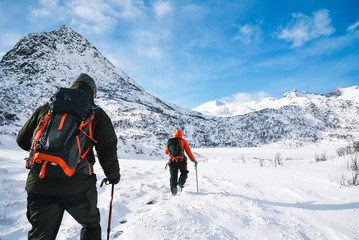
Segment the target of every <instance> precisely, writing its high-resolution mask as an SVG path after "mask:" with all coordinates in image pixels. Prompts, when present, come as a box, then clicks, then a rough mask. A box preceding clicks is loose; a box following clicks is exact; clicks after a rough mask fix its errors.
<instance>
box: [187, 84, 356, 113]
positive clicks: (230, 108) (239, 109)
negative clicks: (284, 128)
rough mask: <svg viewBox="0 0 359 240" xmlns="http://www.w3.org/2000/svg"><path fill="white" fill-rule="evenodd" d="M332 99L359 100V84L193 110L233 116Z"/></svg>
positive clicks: (219, 103)
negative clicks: (323, 92) (324, 92)
mask: <svg viewBox="0 0 359 240" xmlns="http://www.w3.org/2000/svg"><path fill="white" fill-rule="evenodd" d="M326 99H331V100H336V99H340V100H348V101H356V102H359V86H353V87H348V88H337V89H335V90H333V91H332V92H329V93H326V94H312V93H308V92H304V91H298V90H292V91H291V92H287V93H285V94H284V95H283V97H282V98H280V99H276V98H272V97H267V98H263V99H260V100H256V101H248V102H226V101H221V100H215V101H210V102H207V103H204V104H201V105H200V106H198V107H196V108H194V109H193V110H195V111H198V112H201V113H203V114H205V115H211V116H217V117H232V116H236V115H243V114H247V113H251V112H255V111H260V110H263V109H266V108H273V109H280V108H282V107H285V106H294V105H299V106H304V105H306V104H310V103H311V102H320V101H325V100H326Z"/></svg>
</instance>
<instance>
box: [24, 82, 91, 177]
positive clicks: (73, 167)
mask: <svg viewBox="0 0 359 240" xmlns="http://www.w3.org/2000/svg"><path fill="white" fill-rule="evenodd" d="M49 105H50V109H49V112H48V113H47V114H46V115H45V117H44V118H43V119H42V121H41V123H40V124H39V125H38V127H37V128H36V129H35V131H34V133H33V138H32V140H31V149H30V154H29V157H28V158H27V160H26V167H27V168H29V169H31V170H32V171H33V172H34V173H35V174H37V175H38V176H39V178H40V179H42V178H44V177H48V178H59V179H64V178H68V177H71V176H72V175H73V174H74V172H75V171H76V172H79V173H83V174H88V175H91V174H92V172H93V164H90V163H89V162H88V161H87V160H86V158H85V155H86V154H87V152H88V151H89V150H90V148H91V146H90V147H89V148H88V149H84V146H85V141H86V139H87V138H90V139H91V140H92V141H93V142H95V143H96V141H95V140H94V139H93V138H92V131H91V122H92V119H93V118H94V109H93V107H92V104H91V100H90V96H89V95H88V93H87V92H85V91H83V90H80V89H70V88H61V89H60V90H59V91H57V92H56V93H55V94H54V95H53V96H52V97H51V98H50V101H49Z"/></svg>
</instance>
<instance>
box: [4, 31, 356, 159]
mask: <svg viewBox="0 0 359 240" xmlns="http://www.w3.org/2000/svg"><path fill="white" fill-rule="evenodd" d="M80 73H87V74H89V75H90V76H91V77H93V78H94V80H95V82H96V85H97V88H98V96H97V98H96V100H95V102H96V103H97V104H99V105H100V106H101V107H102V108H103V109H104V110H105V111H106V112H107V113H108V115H109V116H110V118H111V120H112V122H113V125H114V127H115V130H116V133H117V136H118V139H119V146H118V149H119V156H120V157H126V158H137V159H139V158H149V157H150V158H151V157H152V158H161V159H163V158H166V156H165V155H164V154H163V152H164V148H165V146H166V143H167V140H168V138H170V137H171V136H172V135H173V134H174V133H175V131H176V130H177V129H178V128H179V129H181V130H182V132H183V134H184V138H185V139H186V140H188V142H189V143H190V146H191V147H254V146H263V145H266V144H279V145H285V146H303V145H304V144H307V143H320V142H323V141H338V140H342V141H345V143H347V141H349V140H352V139H355V138H358V137H359V136H357V135H356V134H357V133H359V119H357V117H356V116H358V115H359V103H358V101H351V100H350V99H351V98H353V96H355V94H356V91H354V90H353V89H349V90H348V89H347V90H345V94H344V95H345V96H346V97H345V99H344V98H343V99H340V98H338V99H337V98H336V99H333V101H331V100H329V101H326V100H323V99H322V98H316V101H312V98H306V99H305V101H306V102H308V101H309V103H310V104H305V105H303V104H300V103H301V101H291V102H290V101H289V102H290V103H291V104H290V105H288V104H287V103H285V104H283V105H282V106H284V107H278V108H272V107H267V106H274V105H276V104H275V103H276V100H273V99H271V100H270V103H267V101H258V102H257V103H258V104H262V105H263V106H262V107H261V108H260V109H261V110H259V111H254V112H249V113H247V114H244V115H238V116H234V117H224V118H222V117H215V116H213V117H211V116H205V115H202V114H201V113H199V112H196V111H192V110H190V109H186V108H182V107H179V106H176V105H174V104H171V103H166V102H164V101H161V100H160V99H158V98H157V97H155V96H153V95H151V94H149V93H147V92H146V91H145V90H144V89H143V88H142V87H141V86H140V85H138V84H137V83H136V82H135V81H133V80H132V79H131V78H130V77H129V76H127V75H126V74H125V73H124V72H123V71H122V70H120V69H118V68H117V67H115V66H114V65H113V64H112V63H111V62H109V61H108V59H107V58H106V57H104V56H103V55H102V54H101V53H100V52H99V51H98V50H97V49H96V48H95V47H94V46H93V45H92V44H91V43H90V42H89V41H88V40H86V39H85V38H84V37H82V36H81V35H80V34H78V33H77V32H75V31H74V30H72V29H71V28H69V27H68V26H65V25H64V26H61V27H60V28H59V29H58V30H55V31H50V32H42V33H33V34H29V35H27V36H26V37H24V38H22V39H21V40H20V41H19V42H18V43H17V44H16V46H15V47H14V48H13V49H11V50H10V51H9V52H8V53H7V54H6V55H5V56H4V57H3V58H2V60H1V61H0V81H1V82H2V84H1V86H0V144H2V141H3V140H2V139H4V138H7V137H10V138H12V139H13V141H14V137H15V136H16V133H17V131H18V130H19V128H20V127H21V126H22V125H23V124H24V123H25V121H26V120H27V119H28V118H29V116H31V114H32V112H33V111H34V110H35V109H36V108H37V107H38V106H40V105H41V104H43V103H45V102H46V101H47V100H48V99H49V97H50V96H51V95H52V94H53V93H54V92H55V91H56V90H57V89H58V88H59V87H69V86H70V85H71V83H72V82H73V81H74V79H75V78H76V77H77V76H78V75H79V74H80ZM344 95H343V96H344ZM298 96H312V95H310V94H308V93H305V92H298V91H294V92H290V93H289V94H288V97H298ZM324 98H325V97H324ZM298 99H301V98H298ZM313 99H314V98H313ZM348 99H349V100H348ZM334 100H335V101H334ZM257 103H256V104H257ZM217 104H218V105H221V103H220V102H217ZM251 104H254V103H251ZM281 104H282V103H281ZM212 105H216V104H212ZM277 105H278V104H277ZM278 106H280V105H278ZM217 107H226V105H221V106H217ZM242 107H243V106H242ZM245 108H246V109H247V110H248V108H250V109H256V108H255V106H245ZM228 110H229V109H228ZM336 145H337V143H336Z"/></svg>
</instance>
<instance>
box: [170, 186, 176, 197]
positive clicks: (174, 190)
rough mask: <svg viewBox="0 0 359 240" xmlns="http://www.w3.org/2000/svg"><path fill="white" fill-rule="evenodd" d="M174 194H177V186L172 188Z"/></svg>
mask: <svg viewBox="0 0 359 240" xmlns="http://www.w3.org/2000/svg"><path fill="white" fill-rule="evenodd" d="M171 192H172V196H175V195H176V194H177V187H176V188H172V189H171Z"/></svg>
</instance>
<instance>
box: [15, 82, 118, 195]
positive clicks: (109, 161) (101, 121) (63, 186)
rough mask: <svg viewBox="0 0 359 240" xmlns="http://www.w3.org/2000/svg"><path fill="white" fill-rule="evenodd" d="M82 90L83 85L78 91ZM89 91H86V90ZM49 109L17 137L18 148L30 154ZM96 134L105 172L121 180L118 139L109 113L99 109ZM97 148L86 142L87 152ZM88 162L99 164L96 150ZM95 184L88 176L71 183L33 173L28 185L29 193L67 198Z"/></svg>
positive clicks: (36, 115)
mask: <svg viewBox="0 0 359 240" xmlns="http://www.w3.org/2000/svg"><path fill="white" fill-rule="evenodd" d="M73 88H77V89H82V88H81V84H80V85H79V86H78V87H73ZM83 90H86V89H83ZM48 109H49V105H48V104H45V105H43V106H41V107H39V108H38V109H37V110H36V111H35V113H34V114H33V115H32V116H31V118H30V119H29V120H28V121H27V122H26V124H25V125H24V126H23V127H22V128H21V130H20V131H19V133H18V135H17V143H18V145H19V146H20V147H21V148H22V149H24V150H26V151H29V150H30V147H31V138H32V135H33V132H34V130H35V129H36V127H37V126H38V124H39V123H40V121H41V119H42V118H43V117H44V116H45V114H46V113H47V111H48ZM92 134H93V138H94V139H95V140H96V141H97V143H96V144H95V145H94V146H95V149H96V152H97V156H98V159H99V162H100V165H101V167H102V169H103V170H104V172H105V175H106V177H107V178H108V179H119V178H120V167H119V163H118V159H117V137H116V134H115V131H114V128H113V125H112V122H111V120H110V118H109V117H108V115H107V114H106V113H105V111H104V110H103V109H101V108H96V109H95V116H94V119H93V120H92ZM91 144H93V142H92V141H91V140H90V139H87V140H86V143H85V149H87V147H88V146H90V145H91ZM86 159H87V161H89V162H91V163H95V155H94V152H93V148H91V150H90V151H89V152H88V153H87V154H86ZM92 184H96V175H95V174H92V175H90V176H89V175H84V174H79V173H75V174H74V175H73V176H71V177H70V178H68V179H49V178H47V179H46V178H43V179H40V178H39V177H38V176H37V175H36V174H34V173H33V172H32V171H30V172H29V174H28V177H27V181H26V187H25V189H26V191H28V192H35V193H40V194H45V195H67V194H74V193H78V192H82V191H85V190H86V189H88V188H89V187H90V186H91V185H92Z"/></svg>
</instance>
